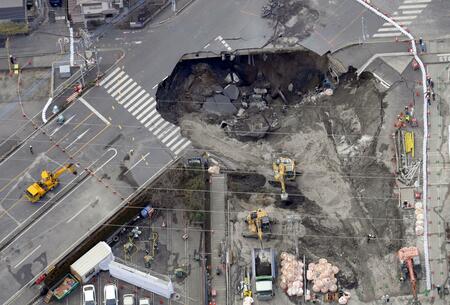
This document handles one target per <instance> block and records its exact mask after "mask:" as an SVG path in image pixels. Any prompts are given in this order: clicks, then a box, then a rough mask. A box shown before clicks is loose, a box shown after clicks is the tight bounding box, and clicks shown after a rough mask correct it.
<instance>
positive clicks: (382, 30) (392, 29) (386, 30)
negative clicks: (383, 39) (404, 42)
mask: <svg viewBox="0 0 450 305" xmlns="http://www.w3.org/2000/svg"><path fill="white" fill-rule="evenodd" d="M378 32H399V30H398V29H397V28H379V29H378Z"/></svg>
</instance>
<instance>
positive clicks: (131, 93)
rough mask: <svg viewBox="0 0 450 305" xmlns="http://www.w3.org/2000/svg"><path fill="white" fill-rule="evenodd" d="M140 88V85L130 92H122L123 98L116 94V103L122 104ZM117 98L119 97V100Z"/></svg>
mask: <svg viewBox="0 0 450 305" xmlns="http://www.w3.org/2000/svg"><path fill="white" fill-rule="evenodd" d="M141 89H142V88H141V86H137V87H136V88H135V89H134V90H133V91H132V92H130V94H128V95H125V94H122V97H123V98H121V96H118V97H116V99H117V100H118V103H119V104H121V105H122V104H123V103H125V102H126V101H127V100H128V99H129V98H131V97H133V95H134V94H135V93H136V92H138V91H139V90H141ZM119 99H120V100H119Z"/></svg>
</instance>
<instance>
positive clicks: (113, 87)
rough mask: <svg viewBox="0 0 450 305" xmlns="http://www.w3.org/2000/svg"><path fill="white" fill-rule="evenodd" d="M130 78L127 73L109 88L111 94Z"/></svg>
mask: <svg viewBox="0 0 450 305" xmlns="http://www.w3.org/2000/svg"><path fill="white" fill-rule="evenodd" d="M128 78H129V76H128V75H127V74H125V75H124V76H123V77H122V78H121V79H119V80H118V81H117V82H116V83H115V84H114V85H113V86H112V87H111V88H109V89H108V90H107V92H108V93H109V94H111V92H113V91H114V89H116V88H117V87H119V86H120V85H121V84H122V83H123V82H124V81H126V80H127V79H128Z"/></svg>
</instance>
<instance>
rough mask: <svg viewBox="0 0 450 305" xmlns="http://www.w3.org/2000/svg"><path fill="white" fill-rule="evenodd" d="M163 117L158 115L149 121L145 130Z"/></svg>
mask: <svg viewBox="0 0 450 305" xmlns="http://www.w3.org/2000/svg"><path fill="white" fill-rule="evenodd" d="M160 117H161V116H160V115H159V113H157V114H156V115H155V116H154V117H153V118H152V119H151V120H150V121H148V122H147V123H145V125H144V126H145V128H147V127H148V126H150V124H152V123H153V122H154V121H155V120H157V119H159V118H160Z"/></svg>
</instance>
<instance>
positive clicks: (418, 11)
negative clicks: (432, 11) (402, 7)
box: [402, 10, 422, 15]
mask: <svg viewBox="0 0 450 305" xmlns="http://www.w3.org/2000/svg"><path fill="white" fill-rule="evenodd" d="M421 12H422V10H414V11H403V12H402V13H403V15H411V14H415V15H417V14H420V13H421Z"/></svg>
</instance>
